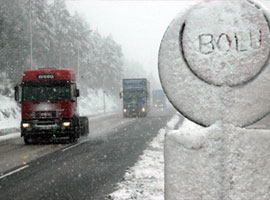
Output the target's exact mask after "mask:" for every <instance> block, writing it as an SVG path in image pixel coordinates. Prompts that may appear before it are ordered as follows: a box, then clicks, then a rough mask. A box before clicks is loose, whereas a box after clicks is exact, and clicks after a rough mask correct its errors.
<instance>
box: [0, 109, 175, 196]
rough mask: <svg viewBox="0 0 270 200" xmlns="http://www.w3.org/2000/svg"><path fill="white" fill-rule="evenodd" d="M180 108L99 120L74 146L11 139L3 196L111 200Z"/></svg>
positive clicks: (5, 151) (0, 188)
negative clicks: (126, 173)
mask: <svg viewBox="0 0 270 200" xmlns="http://www.w3.org/2000/svg"><path fill="white" fill-rule="evenodd" d="M174 113H175V111H174V110H170V109H168V110H166V111H163V112H161V110H153V111H152V112H151V114H150V115H149V116H148V117H147V118H136V119H134V118H122V116H121V115H111V116H107V117H105V118H97V119H93V120H90V128H91V130H92V131H91V133H92V135H91V134H90V136H89V137H85V138H82V139H81V140H80V141H79V142H78V143H76V144H72V145H59V144H51V145H30V146H25V145H24V144H23V143H22V139H21V138H17V139H13V140H8V141H6V142H5V143H4V144H3V145H1V148H0V157H1V158H3V156H4V157H5V158H4V159H3V160H4V161H1V163H0V167H1V170H3V172H2V175H0V199H5V200H9V199H12V200H13V199H27V200H28V199H29V200H30V199H35V200H36V199H93V200H99V199H106V196H107V195H108V194H110V193H111V192H113V191H114V190H116V188H115V186H116V184H117V182H119V181H120V180H121V179H122V177H123V176H124V173H125V171H126V169H127V168H129V167H131V166H133V164H134V163H135V162H136V161H137V159H138V157H139V156H140V155H141V154H142V153H143V150H144V149H145V148H146V147H147V143H148V142H149V141H151V139H152V138H153V137H155V136H156V135H157V133H158V131H159V129H160V128H162V127H163V126H165V125H166V122H167V121H168V120H169V119H170V117H171V116H172V115H173V114H174ZM2 146H3V147H2ZM4 147H5V148H4ZM20 152H21V153H20ZM17 154H19V155H18V156H16V155H17ZM5 155H7V156H5ZM27 155H28V158H26V157H27ZM35 156H36V157H35ZM12 157H13V158H12ZM20 162H22V163H20ZM6 163H9V165H8V166H7V165H5V164H6ZM11 166H12V167H11ZM4 169H5V170H4Z"/></svg>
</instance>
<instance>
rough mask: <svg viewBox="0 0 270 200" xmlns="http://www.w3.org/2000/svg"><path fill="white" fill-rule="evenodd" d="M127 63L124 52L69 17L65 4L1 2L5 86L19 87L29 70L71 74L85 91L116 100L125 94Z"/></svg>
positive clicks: (58, 0)
mask: <svg viewBox="0 0 270 200" xmlns="http://www.w3.org/2000/svg"><path fill="white" fill-rule="evenodd" d="M123 60H124V59H123V53H122V49H121V46H120V45H119V44H117V43H116V42H115V41H114V40H113V39H112V37H110V36H106V37H104V36H102V35H101V34H100V33H99V32H98V31H97V30H93V28H92V27H91V25H90V24H88V23H87V22H86V21H85V20H84V19H83V18H82V17H80V16H79V14H77V13H74V14H71V13H70V12H69V10H68V9H67V7H66V4H65V1H64V0H53V1H52V0H50V1H49V0H1V1H0V71H1V72H0V80H1V78H2V81H3V79H4V78H5V79H6V78H7V79H9V80H11V82H12V83H13V84H16V83H19V82H20V80H21V77H22V74H23V71H24V70H28V69H38V68H68V69H73V70H74V71H75V72H76V73H77V79H79V84H80V85H81V86H82V87H83V88H84V89H86V88H93V89H101V88H102V89H103V90H106V92H108V93H111V94H114V95H115V94H117V93H118V92H119V90H120V88H121V80H122V77H123ZM4 75H5V76H4ZM3 77H4V78H3Z"/></svg>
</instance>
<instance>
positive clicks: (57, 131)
mask: <svg viewBox="0 0 270 200" xmlns="http://www.w3.org/2000/svg"><path fill="white" fill-rule="evenodd" d="M73 133H74V125H73V123H72V119H48V120H47V119H46V120H45V119H33V120H23V121H22V122H21V136H22V137H24V136H32V137H34V136H37V137H38V136H44V137H68V136H69V135H70V134H73Z"/></svg>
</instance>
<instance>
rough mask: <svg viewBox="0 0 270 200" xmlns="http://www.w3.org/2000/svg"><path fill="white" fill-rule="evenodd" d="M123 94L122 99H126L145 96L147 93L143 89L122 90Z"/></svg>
mask: <svg viewBox="0 0 270 200" xmlns="http://www.w3.org/2000/svg"><path fill="white" fill-rule="evenodd" d="M123 95H124V99H127V98H137V97H145V96H147V93H146V92H145V91H124V93H123Z"/></svg>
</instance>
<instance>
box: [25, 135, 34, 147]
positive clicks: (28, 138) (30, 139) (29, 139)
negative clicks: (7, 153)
mask: <svg viewBox="0 0 270 200" xmlns="http://www.w3.org/2000/svg"><path fill="white" fill-rule="evenodd" d="M23 140H24V144H26V145H30V144H33V143H34V141H33V138H31V137H29V136H24V137H23Z"/></svg>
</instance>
